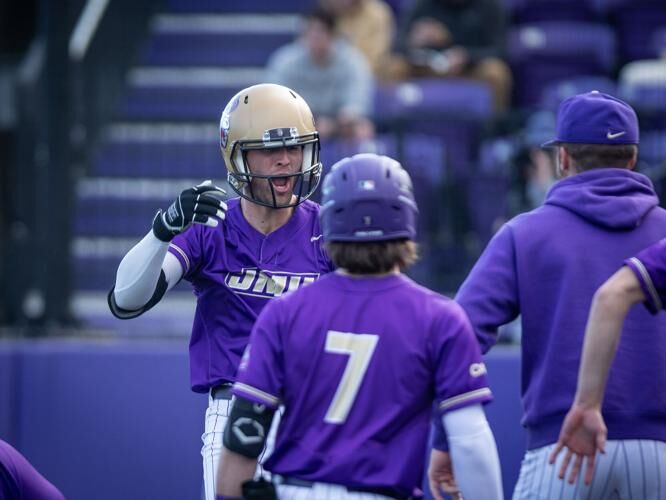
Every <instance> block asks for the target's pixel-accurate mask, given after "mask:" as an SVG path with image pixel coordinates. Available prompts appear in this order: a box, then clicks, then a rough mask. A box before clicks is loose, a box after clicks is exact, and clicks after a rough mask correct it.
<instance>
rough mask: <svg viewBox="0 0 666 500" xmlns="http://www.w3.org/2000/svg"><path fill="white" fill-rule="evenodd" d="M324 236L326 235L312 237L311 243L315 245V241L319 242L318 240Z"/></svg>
mask: <svg viewBox="0 0 666 500" xmlns="http://www.w3.org/2000/svg"><path fill="white" fill-rule="evenodd" d="M322 236H324V235H323V234H320V235H319V236H312V237H311V238H310V243H314V242H315V241H317V240H318V239H320V238H321V237H322Z"/></svg>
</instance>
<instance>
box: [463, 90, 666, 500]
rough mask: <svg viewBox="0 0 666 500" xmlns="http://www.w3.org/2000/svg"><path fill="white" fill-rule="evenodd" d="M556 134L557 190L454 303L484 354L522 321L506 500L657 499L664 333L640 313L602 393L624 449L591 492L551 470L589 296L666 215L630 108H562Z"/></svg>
mask: <svg viewBox="0 0 666 500" xmlns="http://www.w3.org/2000/svg"><path fill="white" fill-rule="evenodd" d="M556 133H557V137H556V139H555V140H554V141H551V142H549V143H547V144H545V146H551V145H552V146H555V147H557V150H558V161H557V163H558V164H557V170H558V174H559V176H560V177H561V180H559V181H558V182H557V183H556V184H555V185H554V186H553V187H552V188H551V189H550V190H549V192H548V195H547V197H546V200H545V202H544V204H543V205H542V206H541V207H539V208H536V209H535V210H532V211H531V212H528V213H525V214H521V215H518V216H517V217H515V218H513V219H511V220H510V221H509V222H507V223H506V224H505V225H504V226H503V227H502V228H501V229H500V230H499V231H498V233H497V234H496V235H495V236H494V238H493V239H492V240H491V241H490V243H489V244H488V246H487V248H486V249H485V250H484V252H483V253H482V255H481V257H480V258H479V260H478V261H477V262H476V264H475V265H474V267H473V269H472V270H471V272H470V274H469V276H468V277H467V279H466V280H465V282H464V283H463V284H462V286H461V288H460V289H459V290H458V293H457V295H456V300H457V301H458V303H459V304H460V305H461V306H462V307H463V309H464V310H465V311H466V312H467V314H468V316H469V318H470V321H471V322H472V325H473V326H474V329H475V332H476V336H477V339H478V340H479V342H480V343H481V345H482V350H483V351H487V350H488V349H490V347H491V346H492V345H493V344H494V342H495V341H496V339H497V329H498V327H499V326H500V325H502V324H505V323H508V322H509V321H511V320H513V319H514V318H516V317H517V316H518V315H520V316H521V321H522V361H521V362H522V402H523V408H524V416H523V419H522V423H523V425H524V426H525V428H526V430H527V452H526V454H525V457H524V460H523V463H522V467H521V470H520V475H519V478H518V482H517V484H516V487H515V491H514V499H528V498H530V499H532V498H562V499H571V498H594V499H606V498H618V497H619V498H623V499H624V498H632V497H633V498H641V499H656V498H658V496H659V493H658V491H657V490H655V489H654V487H655V484H656V483H655V480H658V478H657V477H656V469H655V468H654V466H653V465H651V464H655V463H661V464H666V449H665V448H664V446H663V445H664V443H663V441H666V420H664V416H666V391H663V390H660V391H654V390H653V388H654V387H666V371H664V370H663V364H664V355H663V353H664V352H666V323H665V322H663V321H659V320H658V319H656V318H655V317H653V316H652V315H650V314H649V313H648V312H647V311H640V310H636V311H633V313H634V314H632V315H630V317H629V318H628V319H627V323H626V331H627V332H631V334H630V335H626V336H625V337H624V338H623V345H621V352H620V353H618V357H617V360H616V363H615V366H614V368H613V371H612V372H611V375H610V378H609V383H608V390H607V392H606V401H605V404H604V407H603V413H604V417H605V418H606V423H607V425H608V436H609V438H610V439H611V440H621V441H615V442H616V443H617V446H615V447H614V448H613V450H612V452H611V450H610V446H609V447H608V449H607V454H606V456H604V457H603V458H602V459H601V460H600V462H599V466H600V467H599V468H598V470H597V474H596V475H595V477H594V478H593V480H592V482H591V484H589V485H586V484H582V483H583V482H582V481H580V480H579V481H578V482H575V483H574V484H569V483H567V482H565V481H561V480H559V478H558V477H557V476H558V470H557V467H552V466H550V465H549V464H548V457H549V455H550V453H551V451H552V450H553V448H554V446H555V443H556V442H557V440H558V433H559V430H560V427H561V426H562V422H563V421H564V417H565V415H566V413H567V411H568V410H569V408H570V406H571V403H572V401H573V397H574V393H575V391H576V373H577V370H578V365H579V362H580V352H581V347H582V343H583V335H584V332H585V324H586V321H587V315H588V311H589V309H590V303H591V301H592V297H593V295H594V293H595V291H596V290H597V288H599V286H600V285H601V284H602V283H603V282H604V281H605V280H606V279H608V277H609V276H610V275H611V274H613V272H614V271H615V270H616V269H617V268H618V267H620V265H621V264H622V262H623V261H624V260H625V259H627V258H629V257H631V256H632V255H634V254H636V253H637V252H638V251H639V250H640V249H642V248H644V247H646V246H648V245H650V244H652V243H654V242H656V241H658V240H660V239H661V238H663V237H664V236H666V210H664V209H662V208H660V207H659V206H658V203H659V200H658V199H657V195H656V194H655V192H654V189H653V187H652V183H651V182H650V180H649V179H648V178H647V177H645V176H643V175H641V174H639V173H636V172H634V171H633V168H634V166H635V164H636V157H637V150H638V146H637V145H638V142H639V131H638V120H637V117H636V113H635V112H634V110H633V109H632V108H631V107H630V106H629V105H628V104H626V103H625V102H623V101H621V100H619V99H617V98H615V97H612V96H610V95H607V94H604V93H601V92H596V91H592V92H588V93H584V94H579V95H576V96H573V97H571V98H568V99H566V100H564V101H563V102H562V103H561V105H560V108H559V112H558V117H557V127H556ZM662 343H664V345H660V344H662ZM609 444H610V443H609ZM662 468H663V467H662ZM662 484H666V478H664V479H663V480H662ZM662 498H663V494H662Z"/></svg>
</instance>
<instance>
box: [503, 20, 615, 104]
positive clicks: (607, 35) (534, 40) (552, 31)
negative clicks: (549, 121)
mask: <svg viewBox="0 0 666 500" xmlns="http://www.w3.org/2000/svg"><path fill="white" fill-rule="evenodd" d="M508 53H509V62H510V64H511V66H512V68H513V73H514V82H515V100H514V102H516V103H517V104H518V105H521V106H535V105H537V104H538V103H539V99H540V97H541V93H542V90H543V88H544V87H545V86H546V85H547V84H548V83H550V82H552V81H555V80H562V79H566V78H570V77H574V76H577V75H581V74H582V75H608V74H610V72H611V71H612V69H613V66H614V63H615V61H614V54H615V35H614V33H613V31H612V30H611V28H609V27H608V26H605V25H603V24H596V23H584V22H564V21H559V22H542V23H534V24H528V25H523V26H516V27H514V28H513V29H511V31H510V33H509V41H508Z"/></svg>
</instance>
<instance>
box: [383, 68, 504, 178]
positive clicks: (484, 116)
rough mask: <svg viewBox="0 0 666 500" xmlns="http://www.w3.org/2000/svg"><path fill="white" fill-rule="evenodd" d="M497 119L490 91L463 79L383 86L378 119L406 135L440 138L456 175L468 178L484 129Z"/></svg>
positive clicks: (478, 83)
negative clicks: (481, 132)
mask: <svg viewBox="0 0 666 500" xmlns="http://www.w3.org/2000/svg"><path fill="white" fill-rule="evenodd" d="M492 116H493V105H492V97H491V93H490V89H489V87H488V86H487V85H486V84H484V83H481V82H476V81H470V80H460V79H438V78H433V79H430V78H429V79H421V80H412V81H409V82H405V83H399V84H393V85H385V86H379V88H378V89H377V92H376V95H375V113H374V117H375V120H377V122H378V123H380V124H382V123H387V124H391V125H392V126H393V127H397V129H398V130H401V131H402V132H404V133H418V134H425V135H430V136H434V137H437V138H439V139H440V140H441V141H442V143H443V144H444V147H445V158H446V163H447V165H450V166H451V169H452V173H454V175H462V176H464V175H467V174H468V173H469V172H470V164H471V162H472V161H473V159H474V146H475V144H476V142H477V140H478V136H479V132H480V130H481V128H482V127H483V126H484V125H485V124H486V123H487V122H488V120H490V119H491V118H492Z"/></svg>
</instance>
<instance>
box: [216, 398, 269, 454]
mask: <svg viewBox="0 0 666 500" xmlns="http://www.w3.org/2000/svg"><path fill="white" fill-rule="evenodd" d="M274 414H275V410H274V409H272V408H268V407H267V406H265V405H262V404H258V403H253V402H252V401H248V400H247V399H244V398H239V397H235V398H234V401H233V404H232V406H231V414H230V415H229V420H227V426H226V428H225V429H224V446H225V448H227V449H228V450H230V451H233V452H234V453H238V454H239V455H243V456H244V457H247V458H258V457H259V455H261V452H262V451H263V449H264V445H265V444H266V438H267V437H268V431H269V430H270V428H271V422H272V421H273V415H274Z"/></svg>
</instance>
